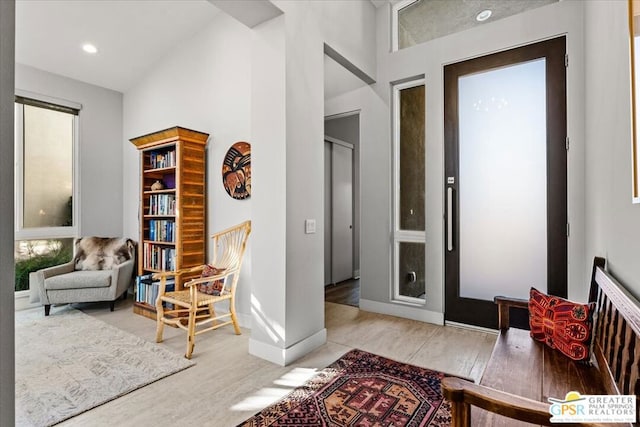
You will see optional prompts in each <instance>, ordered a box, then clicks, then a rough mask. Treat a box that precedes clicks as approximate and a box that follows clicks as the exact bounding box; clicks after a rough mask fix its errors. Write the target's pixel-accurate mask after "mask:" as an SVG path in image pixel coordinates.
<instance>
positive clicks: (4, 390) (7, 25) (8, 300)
mask: <svg viewBox="0 0 640 427" xmlns="http://www.w3.org/2000/svg"><path fill="white" fill-rule="evenodd" d="M14 29H15V2H14V1H13V0H9V1H0V153H1V154H2V155H0V211H1V212H2V214H0V283H3V284H4V286H1V287H0V383H2V387H0V425H3V426H12V425H14V420H15V403H14V399H15V397H14V396H15V394H14V393H15V387H14V384H15V373H14V359H15V355H14V347H15V345H14V344H15V340H14V328H15V325H14V311H13V304H14V299H13V286H12V285H10V283H13V282H14V280H15V277H14V271H13V269H14V264H13V239H14V235H13V101H14V51H15V48H14V46H15V34H14Z"/></svg>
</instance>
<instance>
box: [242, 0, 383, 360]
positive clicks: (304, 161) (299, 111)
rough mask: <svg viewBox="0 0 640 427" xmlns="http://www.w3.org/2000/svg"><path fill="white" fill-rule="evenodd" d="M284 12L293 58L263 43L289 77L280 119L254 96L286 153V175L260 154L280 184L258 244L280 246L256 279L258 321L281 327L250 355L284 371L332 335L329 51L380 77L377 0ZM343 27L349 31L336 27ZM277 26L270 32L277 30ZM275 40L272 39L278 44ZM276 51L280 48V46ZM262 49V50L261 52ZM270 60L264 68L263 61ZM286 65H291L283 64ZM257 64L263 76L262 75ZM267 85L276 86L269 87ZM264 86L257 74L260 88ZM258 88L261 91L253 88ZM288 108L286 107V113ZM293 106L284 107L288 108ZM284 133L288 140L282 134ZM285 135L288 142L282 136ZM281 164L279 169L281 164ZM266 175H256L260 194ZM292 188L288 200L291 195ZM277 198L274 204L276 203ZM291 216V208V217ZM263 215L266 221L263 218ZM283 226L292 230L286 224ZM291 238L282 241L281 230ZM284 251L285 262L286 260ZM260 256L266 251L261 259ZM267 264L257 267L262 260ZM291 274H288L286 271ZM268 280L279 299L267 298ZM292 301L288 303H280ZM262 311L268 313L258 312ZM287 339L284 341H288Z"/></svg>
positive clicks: (259, 37)
mask: <svg viewBox="0 0 640 427" xmlns="http://www.w3.org/2000/svg"><path fill="white" fill-rule="evenodd" d="M274 3H275V4H276V6H278V7H279V8H280V9H281V10H282V11H283V12H284V17H283V18H276V20H277V22H278V23H279V22H282V23H281V24H278V25H283V26H284V50H282V48H281V47H279V45H278V43H281V42H282V38H280V37H275V36H274V34H273V33H272V32H267V34H261V33H260V31H263V30H265V28H264V27H262V26H259V28H258V29H257V30H255V31H256V33H255V35H256V39H255V40H254V45H255V46H256V47H258V46H261V45H265V46H266V47H267V48H269V47H271V48H272V49H273V50H274V51H275V54H276V56H275V57H274V59H273V62H270V61H268V60H267V61H265V65H266V69H267V75H268V76H273V75H274V74H273V72H275V71H277V69H278V67H281V66H284V68H283V69H280V70H279V72H281V73H282V72H283V73H284V74H281V76H284V77H285V81H284V99H283V97H282V92H281V86H280V85H281V84H282V80H281V77H280V78H277V79H276V83H275V87H274V88H272V91H274V92H276V93H275V98H274V106H273V108H275V111H273V109H271V108H269V106H268V104H267V103H266V102H265V99H264V97H263V96H264V93H265V92H266V91H265V92H263V93H262V94H260V93H254V95H261V96H258V97H257V98H255V97H254V100H253V101H254V102H256V101H257V102H259V103H260V106H259V108H254V109H253V114H254V120H259V121H262V120H263V119H257V118H256V116H261V115H265V116H267V117H270V118H272V119H273V120H272V126H274V127H275V128H276V130H275V131H274V132H271V133H270V134H269V132H268V131H267V130H266V129H264V128H262V129H261V132H264V134H265V135H266V134H269V135H266V136H268V139H269V140H270V141H272V143H273V145H270V146H269V148H270V149H272V150H275V153H276V155H283V156H284V157H283V158H284V160H285V162H286V163H285V165H286V166H285V168H282V169H280V170H278V169H276V168H274V167H271V166H267V165H263V166H258V162H259V161H261V160H260V159H258V158H257V156H258V154H257V153H256V170H257V169H258V168H260V167H263V168H264V169H262V173H264V175H263V177H262V179H266V180H267V182H268V183H275V182H276V181H277V180H278V179H284V182H283V181H280V182H279V183H278V184H279V185H278V186H277V187H272V188H266V187H265V191H267V193H266V194H265V195H264V197H265V198H264V199H261V200H260V201H258V199H257V198H256V199H255V201H254V214H255V220H256V234H255V240H254V244H255V245H257V246H258V245H259V246H260V247H261V248H262V247H268V246H272V247H273V248H274V251H272V252H268V253H267V252H265V253H263V252H262V251H261V252H260V257H263V256H264V259H262V258H261V260H260V261H259V263H260V266H259V267H258V268H259V270H260V273H259V272H258V269H256V271H255V272H254V274H255V277H256V282H255V283H254V295H253V298H254V299H255V301H254V303H253V305H254V307H253V308H254V310H255V312H254V322H256V321H259V318H260V317H262V318H263V321H264V318H265V317H266V318H267V320H271V321H273V324H274V325H275V326H276V327H277V328H278V330H277V331H274V330H273V328H269V327H268V326H264V330H262V331H261V332H260V333H259V334H258V333H256V335H254V334H253V333H252V337H251V341H250V352H251V353H252V354H255V355H258V356H261V357H265V358H267V359H269V360H272V361H274V362H276V363H281V364H286V363H288V362H290V361H292V360H294V359H295V358H297V357H299V356H301V355H303V354H305V353H306V352H308V351H310V350H312V349H313V348H315V347H317V346H318V345H321V344H322V343H324V342H325V341H326V330H325V329H324V295H323V286H322V285H323V279H324V269H323V257H324V238H323V237H324V203H323V189H324V182H323V177H324V164H323V158H324V154H323V134H324V132H323V130H324V129H323V128H324V126H323V117H324V72H323V69H324V43H325V42H327V43H328V44H329V45H330V46H331V47H332V48H333V49H335V50H336V51H338V52H339V53H341V54H342V55H343V56H345V57H347V58H348V59H349V60H350V61H352V62H353V63H354V64H356V65H357V66H358V67H361V68H362V70H363V71H364V72H366V73H368V74H370V75H373V74H374V73H375V69H374V64H375V49H374V47H375V32H374V31H375V23H374V21H375V12H374V8H373V5H372V3H371V2H369V1H357V2H355V1H336V2H315V1H297V2H291V1H280V0H278V1H274ZM337 23H342V24H341V25H336V24H337ZM269 28H270V27H269ZM269 37H271V38H269ZM276 45H277V46H278V47H276ZM254 51H257V49H254ZM258 56H260V59H261V60H265V59H266V58H264V56H261V55H258ZM281 61H284V64H282V62H281ZM256 68H257V67H256V65H254V70H255V69H256ZM265 83H266V84H268V83H267V81H266V80H265ZM258 84H260V83H259V82H258V77H257V76H254V86H255V85H258ZM254 90H258V89H257V88H255V87H254ZM283 106H284V107H283ZM283 108H284V109H283ZM281 126H284V134H282V133H281V132H282V128H281ZM276 133H277V134H280V135H283V136H284V137H285V138H284V139H283V140H281V141H277V140H275V138H273V137H274V136H275V134H276ZM281 164H282V163H281V161H278V162H277V165H278V166H279V165H281ZM257 174H258V172H256V174H254V177H255V180H254V182H256V184H255V185H254V189H255V190H256V191H257V187H256V185H260V184H258V183H257V182H258V175H257ZM283 189H284V197H283V194H282V190H283ZM268 198H270V199H271V200H270V201H269V202H267V199H268ZM265 209H269V210H272V211H274V212H276V215H277V218H276V215H274V214H271V213H269V214H268V216H269V217H271V218H274V219H277V220H276V221H275V223H274V230H273V231H274V232H273V233H272V234H270V235H269V240H268V239H267V236H268V234H267V231H266V230H262V225H260V226H259V224H258V223H263V218H259V217H258V216H259V215H263V214H262V212H263V211H264V210H265ZM283 209H284V210H283ZM259 212H260V213H259ZM283 219H284V221H285V222H284V223H283V222H282V220H283ZM305 219H315V220H316V233H315V234H305V233H304V223H305ZM283 225H284V226H285V227H286V228H285V233H284V234H283V233H281V231H283V230H282V226H283ZM283 249H284V251H285V263H284V265H283V260H282V258H280V257H281V255H282V252H281V251H282V250H283ZM256 254H257V252H256ZM256 261H257V262H258V260H256ZM270 265H271V266H273V270H274V274H271V275H268V276H265V274H266V273H267V272H268V271H267V268H268V266H270ZM283 267H284V272H283V271H282V268H283ZM265 282H268V286H269V289H270V290H271V291H272V292H273V294H272V295H267V294H266V292H265V291H264V290H263V283H264V284H266V283H265ZM282 296H284V298H285V301H284V304H283V301H282V300H281V299H280V298H281V297H282ZM259 313H262V314H259ZM280 332H281V333H280Z"/></svg>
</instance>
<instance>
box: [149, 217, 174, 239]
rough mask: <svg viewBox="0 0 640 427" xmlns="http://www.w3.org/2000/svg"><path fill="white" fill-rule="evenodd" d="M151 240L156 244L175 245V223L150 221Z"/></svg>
mask: <svg viewBox="0 0 640 427" xmlns="http://www.w3.org/2000/svg"><path fill="white" fill-rule="evenodd" d="M149 240H153V241H155V242H167V243H174V242H175V241H176V240H175V221H170V220H164V219H162V220H156V219H152V220H149Z"/></svg>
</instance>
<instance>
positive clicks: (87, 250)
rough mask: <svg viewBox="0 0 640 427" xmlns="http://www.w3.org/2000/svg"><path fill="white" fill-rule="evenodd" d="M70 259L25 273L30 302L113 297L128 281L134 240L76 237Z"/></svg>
mask: <svg viewBox="0 0 640 427" xmlns="http://www.w3.org/2000/svg"><path fill="white" fill-rule="evenodd" d="M74 252H75V255H74V257H73V260H71V261H70V262H68V263H66V264H62V265H57V266H55V267H49V268H45V269H42V270H39V271H36V272H33V273H31V274H30V275H29V282H30V288H31V302H38V301H40V303H41V304H42V305H44V314H45V316H48V315H49V311H50V310H51V304H66V303H76V302H99V301H110V302H111V311H113V310H114V308H115V301H116V300H117V299H118V298H119V297H120V296H122V295H125V293H126V291H127V289H128V288H129V285H130V284H131V281H132V277H133V271H134V263H135V261H134V260H135V242H134V241H133V240H131V239H121V238H108V237H83V238H79V239H76V241H75V247H74Z"/></svg>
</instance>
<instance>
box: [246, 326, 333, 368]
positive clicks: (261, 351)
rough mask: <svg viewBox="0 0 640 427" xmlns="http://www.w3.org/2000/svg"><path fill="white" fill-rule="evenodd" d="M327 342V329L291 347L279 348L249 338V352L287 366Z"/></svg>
mask: <svg viewBox="0 0 640 427" xmlns="http://www.w3.org/2000/svg"><path fill="white" fill-rule="evenodd" d="M325 342H327V330H326V329H324V328H323V329H321V330H320V331H318V332H316V333H315V334H313V335H311V336H309V337H307V338H305V339H303V340H302V341H299V342H297V343H296V344H294V345H292V346H291V347H287V348H280V347H276V346H274V345H271V344H267V343H265V342H262V341H258V340H254V339H253V338H250V339H249V354H251V355H253V356H257V357H260V358H262V359H265V360H268V361H269V362H271V363H275V364H276V365H280V366H287V365H288V364H289V363H291V362H294V361H296V360H298V359H299V358H301V357H302V356H304V355H305V354H307V353H309V352H311V351H313V350H315V349H316V348H318V347H320V346H321V345H323V344H324V343H325Z"/></svg>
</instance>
